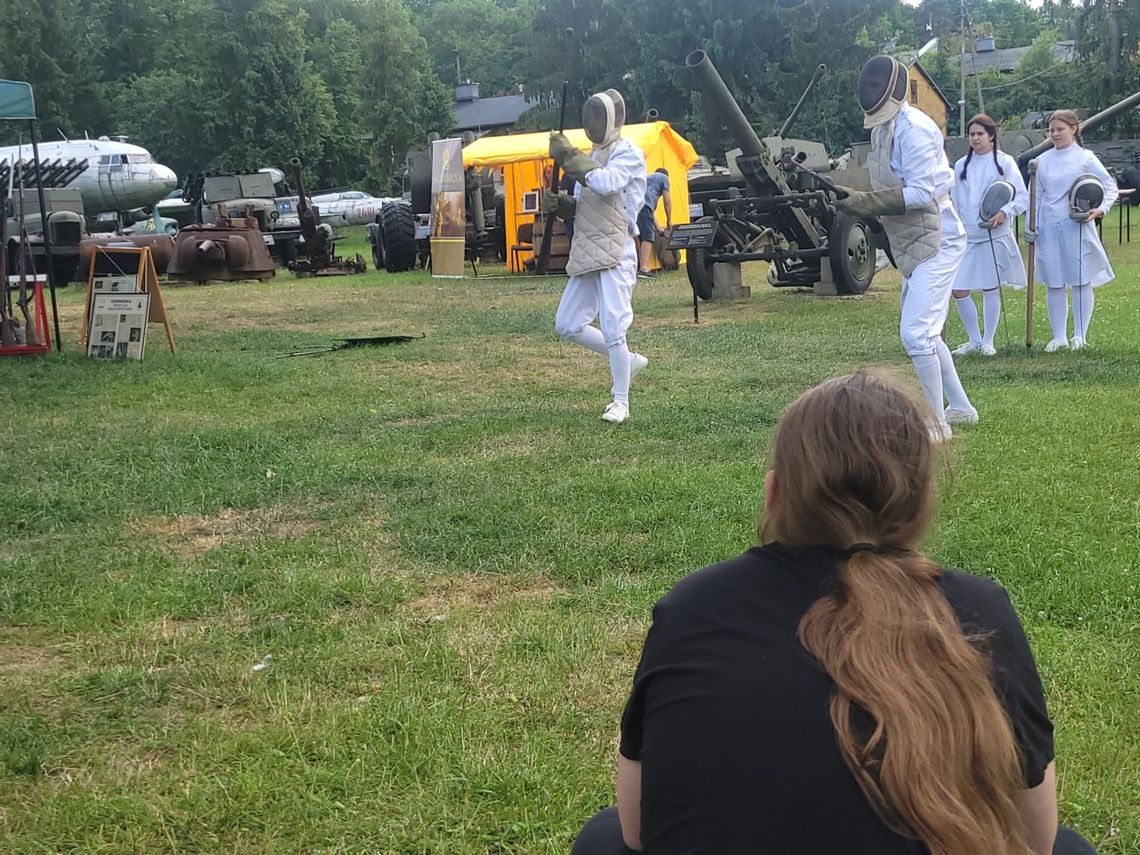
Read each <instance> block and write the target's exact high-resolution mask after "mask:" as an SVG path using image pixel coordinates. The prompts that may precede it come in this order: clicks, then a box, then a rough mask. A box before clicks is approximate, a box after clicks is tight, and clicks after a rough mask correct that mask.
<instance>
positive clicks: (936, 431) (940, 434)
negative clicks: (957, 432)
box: [928, 419, 954, 445]
mask: <svg viewBox="0 0 1140 855" xmlns="http://www.w3.org/2000/svg"><path fill="white" fill-rule="evenodd" d="M928 425H929V427H930V441H931V442H933V443H934V444H935V445H938V444H939V443H940V442H949V441H950V438H951V437H952V436H954V431H952V430H951V429H950V425H948V424H947V423H946V422H936V421H934V420H933V419H931V420H930V422H929V423H928Z"/></svg>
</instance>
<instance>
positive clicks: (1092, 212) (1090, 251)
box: [1025, 110, 1117, 353]
mask: <svg viewBox="0 0 1140 855" xmlns="http://www.w3.org/2000/svg"><path fill="white" fill-rule="evenodd" d="M1080 127H1081V125H1080V120H1079V119H1077V114H1076V113H1074V112H1073V111H1072V110H1058V111H1057V112H1055V113H1053V115H1052V116H1051V117H1050V119H1049V139H1051V140H1052V141H1053V148H1052V149H1050V150H1049V151H1047V152H1045V153H1044V154H1042V155H1041V156H1040V157H1038V158H1037V231H1036V233H1034V232H1032V231H1029V230H1028V229H1027V230H1026V232H1025V242H1026V243H1035V244H1036V246H1035V247H1034V249H1035V251H1036V253H1037V259H1036V264H1037V272H1036V279H1037V281H1038V282H1040V283H1041V284H1042V285H1045V286H1046V301H1047V306H1048V308H1049V324H1050V326H1052V328H1053V339H1052V341H1050V342H1049V344H1047V345H1046V346H1045V351H1046V352H1047V353H1053V352H1054V351H1058V350H1062V349H1064V348H1066V347H1069V348H1072V349H1073V350H1080V349H1081V348H1082V347H1084V346H1085V345H1086V343H1087V341H1086V339H1087V337H1088V330H1089V321H1091V320H1092V313H1093V289H1094V288H1099V287H1100V286H1101V285H1104V284H1106V283H1108V282H1111V281H1112V280H1113V279H1114V278H1115V275H1116V274H1114V273H1113V272H1112V265H1110V264H1109V263H1108V256H1107V255H1105V254H1104V247H1103V246H1101V243H1100V237H1099V236H1098V235H1097V231H1096V221H1097V220H1098V219H1100V218H1101V217H1103V216H1104V215H1105V214H1107V213H1108V211H1109V209H1110V208H1111V207H1112V204H1113V203H1114V202H1115V201H1116V198H1117V189H1116V182H1115V181H1113V180H1112V176H1111V175H1109V174H1108V171H1107V170H1106V169H1105V168H1104V166H1103V165H1101V162H1100V161H1099V160H1097V157H1096V155H1095V154H1093V153H1092V152H1091V151H1088V150H1086V149H1084V148H1082V147H1081V133H1080ZM1090 179H1095V181H1090ZM1098 182H1099V184H1100V187H1101V191H1102V192H1103V198H1101V199H1099V202H1098V204H1095V205H1094V206H1093V207H1092V208H1091V209H1089V210H1086V211H1083V212H1082V211H1079V210H1074V208H1075V207H1077V208H1079V207H1080V205H1079V203H1078V202H1077V198H1076V197H1079V196H1080V195H1081V191H1083V190H1085V189H1088V188H1089V187H1090V186H1095V184H1096V183H1098ZM1074 191H1076V192H1075V193H1074ZM1066 289H1069V290H1071V291H1072V295H1073V337H1072V339H1071V340H1070V339H1069V338H1068V337H1067V335H1068V325H1069V301H1068V298H1067V296H1066V293H1065V291H1066Z"/></svg>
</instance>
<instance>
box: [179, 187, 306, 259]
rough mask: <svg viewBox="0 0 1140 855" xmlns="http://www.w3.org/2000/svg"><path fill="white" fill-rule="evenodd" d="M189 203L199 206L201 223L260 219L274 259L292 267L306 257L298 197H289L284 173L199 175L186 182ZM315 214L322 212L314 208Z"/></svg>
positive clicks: (259, 222)
mask: <svg viewBox="0 0 1140 855" xmlns="http://www.w3.org/2000/svg"><path fill="white" fill-rule="evenodd" d="M184 198H186V199H187V201H189V202H191V203H193V204H196V205H200V214H199V217H200V219H199V222H201V223H204V224H207V225H208V224H211V223H214V222H216V221H217V219H218V218H219V217H221V218H235V219H240V218H242V217H245V216H247V215H248V216H252V217H253V218H254V219H255V220H257V225H258V228H260V229H261V233H262V237H263V239H264V240H265V244H266V246H267V247H268V248H269V254H270V255H271V256H273V260H274V261H275V262H276V263H277V264H278V265H280V266H282V267H290V266H291V265H292V264H293V263H294V262H295V261H296V260H297V256H298V255H304V254H305V253H304V245H305V238H304V236H303V235H302V233H301V220H300V215H299V210H298V203H299V199H298V197H297V196H291V195H288V193H287V190H286V186H285V184H284V174H283V173H281V172H280V171H279V170H265V171H262V172H250V173H245V174H239V175H206V176H197V177H196V178H195V179H193V180H190V181H187V190H186V193H185V195H184ZM314 213H317V214H318V219H319V212H318V211H317V210H316V209H315V208H314Z"/></svg>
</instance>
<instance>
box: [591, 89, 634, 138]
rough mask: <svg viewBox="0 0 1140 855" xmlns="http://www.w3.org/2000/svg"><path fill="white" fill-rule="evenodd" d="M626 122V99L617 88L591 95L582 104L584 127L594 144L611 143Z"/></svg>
mask: <svg viewBox="0 0 1140 855" xmlns="http://www.w3.org/2000/svg"><path fill="white" fill-rule="evenodd" d="M624 124H625V99H623V98H622V97H621V93H620V92H618V91H617V90H616V89H606V90H605V91H604V92H598V93H595V94H594V95H591V96H590V97H589V98H588V99H587V100H586V103H585V104H584V105H583V106H582V128H583V130H585V131H586V136H588V137H589V138H590V142H592V143H593V144H594V145H599V146H604V145H609V144H610V143H612V142H613V141H614V140H616V139H617V138H618V137H619V136H620V135H621V126H622V125H624Z"/></svg>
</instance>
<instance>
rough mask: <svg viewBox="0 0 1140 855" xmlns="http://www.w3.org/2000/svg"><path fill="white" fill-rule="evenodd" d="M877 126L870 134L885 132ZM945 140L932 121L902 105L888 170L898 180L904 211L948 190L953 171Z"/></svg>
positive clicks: (944, 193)
mask: <svg viewBox="0 0 1140 855" xmlns="http://www.w3.org/2000/svg"><path fill="white" fill-rule="evenodd" d="M887 127H888V125H880V126H879V127H878V128H875V130H874V131H872V132H871V133H872V134H874V133H876V132H879V131H880V130H881V131H882V132H885V130H886V128H887ZM944 144H945V140H944V139H943V137H942V131H940V130H939V129H938V125H936V124H934V120H933V119H931V118H930V117H929V116H927V115H926V114H925V113H923V112H922V111H921V110H916V109H914V108H913V107H911V106H910V105H909V104H903V105H902V107H901V108H900V109H899V112H898V115H897V116H895V122H894V144H893V145H892V146H891V172H893V173H894V174H895V177H896V178H898V179H899V181H901V182H902V185H903V199H905V200H906V207H907V210H914V209H916V208H918V209H921V208H929V207H930V206H931V203H932V202H933V201H934V200H935V199H939V198H941V197H943V196H946V195H948V194H949V193H950V190H951V188H952V187H953V184H954V173H953V172H952V171H951V169H950V163H949V162H948V161H947V160H946V152H945V150H944V148H943V145H944Z"/></svg>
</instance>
